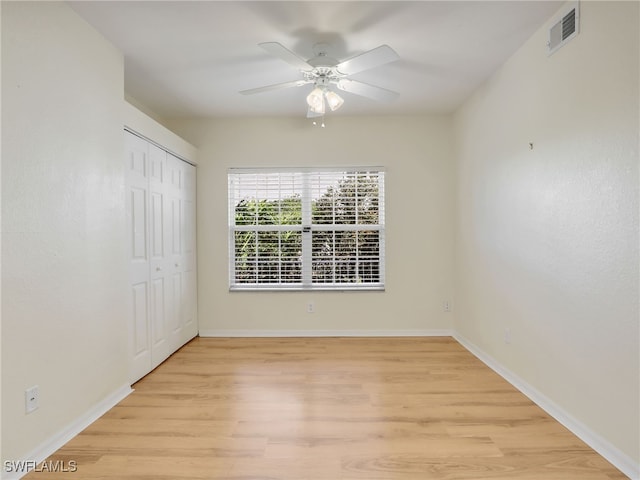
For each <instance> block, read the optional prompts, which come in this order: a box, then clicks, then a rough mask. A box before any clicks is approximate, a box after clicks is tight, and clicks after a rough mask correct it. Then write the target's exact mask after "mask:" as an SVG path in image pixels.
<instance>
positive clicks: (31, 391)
mask: <svg viewBox="0 0 640 480" xmlns="http://www.w3.org/2000/svg"><path fill="white" fill-rule="evenodd" d="M39 397H40V387H38V385H34V386H33V387H31V388H27V389H26V390H25V392H24V409H25V412H26V413H31V412H33V411H34V410H37V409H38V407H39V406H40V405H39Z"/></svg>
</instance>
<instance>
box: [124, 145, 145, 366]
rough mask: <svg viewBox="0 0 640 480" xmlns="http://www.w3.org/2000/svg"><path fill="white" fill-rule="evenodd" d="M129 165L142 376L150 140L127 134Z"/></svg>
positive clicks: (136, 359)
mask: <svg viewBox="0 0 640 480" xmlns="http://www.w3.org/2000/svg"><path fill="white" fill-rule="evenodd" d="M125 152H126V159H127V162H126V165H127V170H128V171H127V181H126V189H127V195H126V203H127V216H128V225H129V228H128V235H129V241H128V243H129V249H128V250H129V265H130V275H131V278H130V281H131V302H132V304H131V305H132V317H133V318H132V319H131V326H130V347H129V348H130V350H131V375H132V377H133V378H135V377H137V378H139V377H141V376H142V375H145V374H146V373H148V371H149V366H150V365H151V346H150V343H151V342H150V338H151V337H150V324H149V322H150V318H149V235H148V227H147V225H148V210H149V207H148V203H149V179H148V176H147V174H148V171H149V168H148V162H149V148H148V143H147V142H146V141H144V140H142V139H141V138H138V137H136V136H133V135H129V134H126V135H125Z"/></svg>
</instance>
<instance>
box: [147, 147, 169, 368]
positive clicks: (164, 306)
mask: <svg viewBox="0 0 640 480" xmlns="http://www.w3.org/2000/svg"><path fill="white" fill-rule="evenodd" d="M149 166H150V168H149V240H150V242H149V243H150V248H149V249H150V261H149V288H150V296H149V300H150V302H149V312H150V315H149V318H150V324H151V338H150V341H151V368H152V369H153V368H155V367H157V366H158V365H160V363H162V361H164V360H165V359H166V358H167V357H168V356H169V355H171V353H172V352H173V351H174V349H172V346H171V343H170V342H169V327H168V325H167V322H168V319H169V318H170V306H171V305H170V300H171V299H170V297H169V294H168V289H169V280H170V278H169V277H170V274H171V270H170V258H169V255H168V249H167V245H168V244H169V241H168V240H169V238H168V233H169V229H168V228H167V223H168V221H169V215H168V213H169V212H168V199H167V193H166V190H167V183H168V182H167V152H165V151H164V150H162V149H161V148H159V147H157V146H155V145H152V144H149Z"/></svg>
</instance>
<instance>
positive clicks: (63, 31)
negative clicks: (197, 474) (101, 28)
mask: <svg viewBox="0 0 640 480" xmlns="http://www.w3.org/2000/svg"><path fill="white" fill-rule="evenodd" d="M122 108H123V58H122V55H121V54H120V53H119V52H118V51H117V50H116V49H115V48H114V47H113V46H111V45H110V44H109V43H108V42H106V41H105V40H104V39H103V37H101V36H100V35H99V34H98V33H97V32H96V31H95V30H93V29H92V28H91V27H89V26H88V25H87V24H86V23H85V22H84V21H82V20H81V19H80V18H79V17H78V16H77V15H76V14H75V13H74V12H73V11H71V10H70V8H69V7H68V6H67V5H66V4H64V3H52V2H42V3H40V2H2V170H3V171H2V182H3V183H2V299H3V303H2V322H3V323H2V448H3V451H2V459H3V460H20V459H25V458H32V457H31V455H33V454H34V453H35V452H42V451H43V448H45V447H46V444H47V442H50V441H52V439H54V438H55V437H57V436H59V435H60V434H61V432H65V431H67V429H68V428H70V426H72V425H73V424H75V423H77V422H78V420H79V419H81V418H83V416H86V415H87V414H88V412H91V411H92V410H95V409H96V407H97V406H98V405H100V404H101V402H104V401H105V399H109V398H111V397H113V396H114V395H119V394H121V393H123V392H125V391H126V390H127V389H128V385H126V381H127V378H128V377H127V368H128V366H127V337H126V331H127V328H126V323H125V322H126V317H127V313H128V309H127V290H126V285H127V279H128V277H127V263H126V258H127V257H126V250H125V246H126V245H125V242H124V238H125V210H124V207H125V205H124V162H123V132H122ZM32 385H39V387H40V408H39V410H37V411H35V412H33V413H31V414H29V415H26V414H25V407H24V392H25V389H26V388H28V387H30V386H32ZM45 450H46V448H45Z"/></svg>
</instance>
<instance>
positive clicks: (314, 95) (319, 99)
mask: <svg viewBox="0 0 640 480" xmlns="http://www.w3.org/2000/svg"><path fill="white" fill-rule="evenodd" d="M307 105H309V109H310V110H311V111H312V112H313V113H319V114H324V95H323V92H322V89H321V88H319V87H316V88H314V89H313V90H311V93H310V94H309V95H307Z"/></svg>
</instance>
